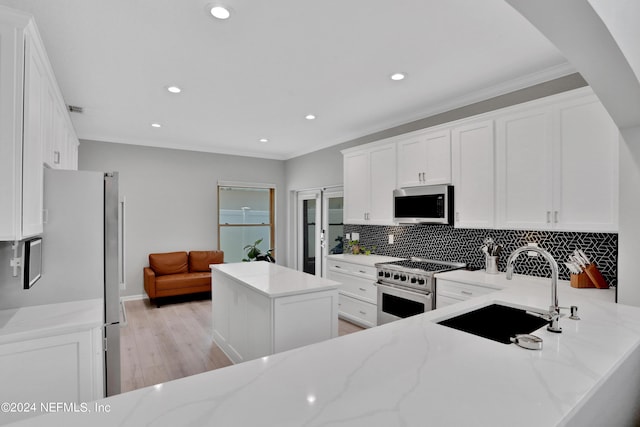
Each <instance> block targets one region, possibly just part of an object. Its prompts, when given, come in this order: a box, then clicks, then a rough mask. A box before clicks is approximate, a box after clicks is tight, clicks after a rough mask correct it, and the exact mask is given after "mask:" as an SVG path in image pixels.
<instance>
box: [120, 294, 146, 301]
mask: <svg viewBox="0 0 640 427" xmlns="http://www.w3.org/2000/svg"><path fill="white" fill-rule="evenodd" d="M145 298H147V296H146V295H145V294H139V295H122V296H121V297H120V300H121V301H135V300H139V299H145Z"/></svg>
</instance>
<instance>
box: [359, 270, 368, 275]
mask: <svg viewBox="0 0 640 427" xmlns="http://www.w3.org/2000/svg"><path fill="white" fill-rule="evenodd" d="M358 272H359V273H362V274H367V272H366V271H362V270H358Z"/></svg>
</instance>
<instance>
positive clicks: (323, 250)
mask: <svg viewBox="0 0 640 427" xmlns="http://www.w3.org/2000/svg"><path fill="white" fill-rule="evenodd" d="M343 195H344V191H343V188H342V185H332V186H326V187H317V188H309V189H305V190H298V191H294V192H293V199H294V203H293V204H294V206H295V209H294V212H293V214H294V217H295V218H294V221H293V223H294V229H293V232H294V236H295V237H294V242H295V253H294V260H295V268H296V270H298V271H303V267H304V233H303V230H302V228H301V227H302V225H303V219H302V213H303V210H302V208H303V206H304V205H303V202H304V201H305V200H316V218H315V221H316V227H315V233H316V236H317V238H316V242H315V245H314V247H315V251H316V254H318V256H316V261H315V269H316V276H321V277H325V275H326V264H327V263H326V256H327V255H328V252H329V249H330V245H329V244H327V242H325V240H324V239H325V237H324V236H325V234H326V232H323V230H328V228H329V227H328V225H329V223H328V221H329V204H328V203H327V199H328V198H331V197H340V196H343ZM343 215H344V212H343ZM343 218H344V217H343Z"/></svg>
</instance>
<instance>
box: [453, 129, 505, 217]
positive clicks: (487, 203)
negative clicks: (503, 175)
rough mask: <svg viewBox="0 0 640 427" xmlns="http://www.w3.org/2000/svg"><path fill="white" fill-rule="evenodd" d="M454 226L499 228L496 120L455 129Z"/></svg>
mask: <svg viewBox="0 0 640 427" xmlns="http://www.w3.org/2000/svg"><path fill="white" fill-rule="evenodd" d="M451 135H452V175H453V185H454V196H455V203H454V207H455V217H454V221H455V222H454V225H455V227H457V228H458V227H459V228H493V226H494V224H495V214H494V212H495V208H494V207H495V179H494V175H495V174H494V164H495V162H494V158H495V144H494V132H493V120H483V121H479V122H473V123H468V124H465V125H463V126H458V127H455V128H453V130H452V131H451Z"/></svg>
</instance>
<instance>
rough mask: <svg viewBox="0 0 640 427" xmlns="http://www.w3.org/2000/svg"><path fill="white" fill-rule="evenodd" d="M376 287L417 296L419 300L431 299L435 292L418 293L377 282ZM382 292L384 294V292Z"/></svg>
mask: <svg viewBox="0 0 640 427" xmlns="http://www.w3.org/2000/svg"><path fill="white" fill-rule="evenodd" d="M375 285H376V286H378V287H382V288H383V289H384V288H387V289H392V290H394V291H400V292H406V293H408V294H411V295H415V296H417V297H419V298H424V297H427V298H431V294H432V293H433V292H430V291H424V292H416V291H414V290H412V289H407V288H401V287H400V286H393V285H387V284H386V283H378V282H376V284H375ZM382 292H384V290H383V291H382Z"/></svg>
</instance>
